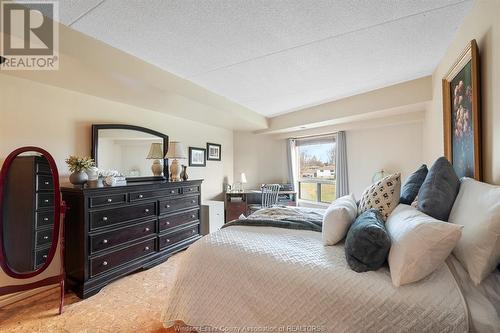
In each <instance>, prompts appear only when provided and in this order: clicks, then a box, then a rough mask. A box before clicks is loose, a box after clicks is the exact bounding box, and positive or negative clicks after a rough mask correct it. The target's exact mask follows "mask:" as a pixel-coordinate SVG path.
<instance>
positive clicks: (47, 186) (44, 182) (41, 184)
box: [36, 175, 54, 191]
mask: <svg viewBox="0 0 500 333" xmlns="http://www.w3.org/2000/svg"><path fill="white" fill-rule="evenodd" d="M53 189H54V182H53V181H52V176H49V175H37V176H36V190H37V191H43V190H53Z"/></svg>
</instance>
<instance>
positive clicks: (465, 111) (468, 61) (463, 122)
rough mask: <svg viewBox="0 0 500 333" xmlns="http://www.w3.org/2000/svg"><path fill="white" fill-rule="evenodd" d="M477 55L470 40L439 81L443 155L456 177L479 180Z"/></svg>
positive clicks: (479, 111)
mask: <svg viewBox="0 0 500 333" xmlns="http://www.w3.org/2000/svg"><path fill="white" fill-rule="evenodd" d="M479 85H480V80H479V54H478V47H477V43H476V41H475V40H472V41H471V42H470V43H469V45H467V48H466V49H465V50H464V51H463V52H462V54H461V55H460V57H459V58H458V60H457V61H456V62H455V64H454V65H453V66H452V68H451V69H450V70H449V71H448V73H447V74H446V76H445V77H444V78H443V125H444V153H445V156H446V158H447V159H448V160H449V161H450V162H451V164H452V165H453V168H454V169H455V172H456V173H457V176H458V177H459V178H461V177H470V178H474V179H476V180H482V177H483V175H482V162H481V158H482V157H481V100H480V98H481V95H480V86H479Z"/></svg>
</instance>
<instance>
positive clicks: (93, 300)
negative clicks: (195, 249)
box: [0, 252, 182, 333]
mask: <svg viewBox="0 0 500 333" xmlns="http://www.w3.org/2000/svg"><path fill="white" fill-rule="evenodd" d="M181 258H182V252H181V253H179V254H176V255H174V256H173V257H171V258H170V259H169V260H168V261H166V262H164V263H162V264H160V265H158V266H156V267H153V268H151V269H149V270H147V271H143V272H138V273H135V274H132V275H129V276H126V277H124V278H122V279H120V280H118V281H115V282H113V283H111V284H110V285H108V286H106V287H105V288H103V289H102V290H101V291H100V292H99V293H98V294H97V295H95V296H92V297H90V298H88V299H86V300H81V299H79V298H78V297H77V296H76V295H75V294H73V293H68V294H67V295H66V297H65V306H64V313H63V314H62V315H58V307H59V288H54V289H50V290H47V291H45V292H43V293H40V294H37V295H34V296H32V297H30V298H27V299H25V300H22V301H20V302H17V303H13V304H11V305H8V306H5V307H3V308H0V332H11V333H18V332H19V333H21V332H22V333H25V332H44V333H45V332H47V333H52V332H56V333H59V332H71V333H80V332H81V333H93V332H104V333H106V332H121V333H126V332H154V333H159V332H165V330H164V329H163V326H162V323H161V317H162V312H163V310H164V309H165V305H166V297H167V293H168V290H169V287H170V286H171V284H172V282H173V278H174V276H175V273H176V271H177V266H178V263H179V261H180V259H181Z"/></svg>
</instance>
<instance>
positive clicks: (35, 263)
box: [0, 147, 66, 314]
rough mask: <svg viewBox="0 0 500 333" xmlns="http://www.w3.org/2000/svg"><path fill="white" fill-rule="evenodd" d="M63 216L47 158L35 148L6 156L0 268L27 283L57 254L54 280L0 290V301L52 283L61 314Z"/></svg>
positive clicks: (0, 181) (0, 176)
mask: <svg viewBox="0 0 500 333" xmlns="http://www.w3.org/2000/svg"><path fill="white" fill-rule="evenodd" d="M65 213H66V206H65V204H64V202H62V200H61V192H60V188H59V174H58V171H57V166H56V163H55V161H54V159H53V158H52V156H51V155H50V154H49V153H48V152H47V151H45V150H43V149H41V148H38V147H22V148H19V149H16V150H14V151H13V152H12V153H10V154H9V156H7V158H6V159H5V162H4V164H3V166H2V169H1V171H0V267H1V268H2V270H3V271H4V272H5V274H7V275H8V276H9V277H11V278H13V279H18V280H26V279H32V280H33V278H34V277H36V276H38V275H40V274H42V273H43V272H44V271H45V270H46V269H47V268H48V267H49V266H50V264H51V262H52V261H53V259H54V257H55V254H56V251H57V250H58V249H59V252H60V260H61V263H60V271H59V273H58V274H57V275H55V276H50V277H46V278H43V279H41V280H37V281H33V282H30V283H24V284H23V283H20V284H14V285H7V286H0V296H3V295H9V294H12V293H17V292H22V291H27V290H32V289H36V288H40V287H44V286H50V285H56V284H58V285H59V287H60V299H59V314H62V312H63V307H64V292H65V286H64V280H65V273H64V217H65Z"/></svg>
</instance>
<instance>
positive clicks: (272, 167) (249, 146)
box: [234, 131, 288, 189]
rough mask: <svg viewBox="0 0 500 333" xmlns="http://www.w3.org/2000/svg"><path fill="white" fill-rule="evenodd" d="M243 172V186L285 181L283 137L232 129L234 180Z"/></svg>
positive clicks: (286, 178) (286, 168) (257, 186)
mask: <svg viewBox="0 0 500 333" xmlns="http://www.w3.org/2000/svg"><path fill="white" fill-rule="evenodd" d="M242 172H244V173H245V174H246V176H247V181H248V183H247V184H246V185H245V187H246V188H248V189H250V188H253V189H256V188H260V185H261V184H264V183H287V182H288V161H287V153H286V141H285V139H276V138H274V137H272V136H270V135H262V134H261V135H257V134H253V133H252V132H239V131H237V132H234V181H235V182H238V181H239V180H240V173H242Z"/></svg>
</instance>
